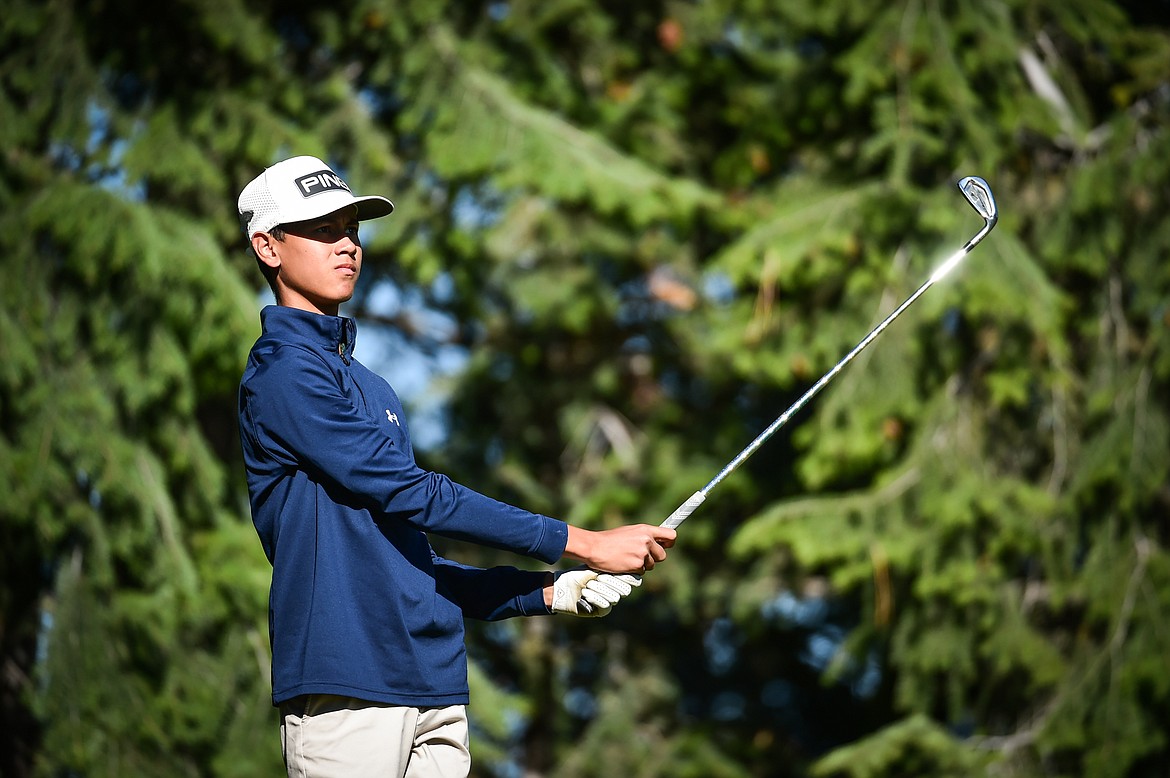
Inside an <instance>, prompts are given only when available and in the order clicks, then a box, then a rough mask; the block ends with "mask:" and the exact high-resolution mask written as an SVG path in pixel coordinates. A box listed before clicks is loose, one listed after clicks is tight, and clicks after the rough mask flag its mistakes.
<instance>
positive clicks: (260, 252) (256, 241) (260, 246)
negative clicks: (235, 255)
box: [252, 232, 280, 267]
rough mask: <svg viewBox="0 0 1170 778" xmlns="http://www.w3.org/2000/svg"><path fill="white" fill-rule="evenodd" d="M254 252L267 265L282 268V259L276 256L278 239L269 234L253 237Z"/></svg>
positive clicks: (259, 233)
mask: <svg viewBox="0 0 1170 778" xmlns="http://www.w3.org/2000/svg"><path fill="white" fill-rule="evenodd" d="M252 250H253V251H255V252H256V256H257V257H258V258H259V259H260V261H261V262H263V263H264V264H265V265H268V266H269V267H280V257H278V256H277V255H276V239H275V238H273V237H272V236H271V235H269V234H268V233H267V232H257V233H256V234H255V235H253V236H252Z"/></svg>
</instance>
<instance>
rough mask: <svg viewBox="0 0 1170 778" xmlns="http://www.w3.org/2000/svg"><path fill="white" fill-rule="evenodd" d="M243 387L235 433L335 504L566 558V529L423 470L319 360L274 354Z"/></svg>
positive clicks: (289, 350) (300, 353) (297, 353)
mask: <svg viewBox="0 0 1170 778" xmlns="http://www.w3.org/2000/svg"><path fill="white" fill-rule="evenodd" d="M278 349H279V351H280V354H279V358H274V359H269V360H265V363H264V364H263V365H262V366H261V367H260V368H259V369H257V370H256V371H255V373H254V374H253V375H252V376H251V378H250V380H249V381H248V382H247V384H246V385H244V386H243V387H242V395H241V402H242V411H243V413H242V423H244V424H247V425H248V426H249V427H250V428H251V429H250V434H251V436H252V438H253V440H254V441H255V443H256V444H257V445H258V446H260V447H262V448H263V449H264V451H265V452H266V454H267V455H268V456H267V457H266V458H268V459H270V460H271V461H272V462H274V463H275V465H276V466H278V467H283V468H286V469H293V468H303V469H304V470H305V471H307V472H308V473H310V474H311V475H312V476H313V477H314V478H315V479H317V480H320V481H321V482H322V483H323V484H326V485H327V486H330V487H332V490H333V491H335V492H336V496H335V497H334V499H335V500H337V501H338V502H349V503H350V504H352V505H354V506H355V507H362V508H366V509H368V510H370V511H371V512H373V513H375V514H381V515H384V516H385V517H387V518H389V519H391V520H398V521H403V522H406V523H407V524H409V525H411V526H412V527H415V528H417V529H419V530H422V531H425V532H434V533H437V534H439V535H444V536H447V537H451V538H456V539H459V540H466V541H471V542H474V543H478V544H480V545H485V546H490V547H493V548H499V549H503V550H507V551H512V552H515V553H518V554H522V555H525V556H528V557H532V558H534V559H538V560H541V561H543V562H546V563H549V564H551V563H553V562H556V561H557V560H558V559H560V558H561V556H562V555H563V553H564V550H565V544H566V542H567V540H568V528H567V526H566V525H565V523H564V522H562V521H559V520H557V519H553V518H550V517H548V516H542V515H540V514H534V513H530V512H528V511H525V510H522V509H520V508H516V507H513V506H511V505H507V504H505V503H502V502H499V501H497V500H493V499H491V498H489V497H486V496H484V495H482V494H479V493H478V492H476V491H474V490H472V489H468V488H467V487H464V486H461V485H460V484H457V483H455V482H454V481H452V480H451V479H450V478H448V477H446V476H444V475H441V474H439V473H434V472H431V471H427V470H423V469H422V468H420V467H418V465H417V464H416V463H415V461H414V456H413V454H412V453H411V452H410V451H409V450H403V447H402V446H401V445H397V444H396V443H395V441H394V440H393V439H392V437H391V436H389V435H388V434H387V432H386V431H385V430H384V429H382V428H381V427H379V425H378V423H376V422H375V421H374V420H373V419H371V418H370V416H369V415H368V414H367V413H366V412H365V411H364V410H363V409H362V408H359V407H358V406H357V405H356V404H355V402H354V401H353V400H352V399H350V396H348V395H347V394H346V391H345V389H344V388H343V384H342V381H344V376H339V375H338V374H337V373H335V372H334V371H333V370H332V369H331V368H330V366H329V365H328V364H327V363H326V361H325V357H324V356H323V355H321V354H318V353H315V352H313V351H311V350H309V349H307V348H302V347H299V346H294V345H283V346H279V347H278Z"/></svg>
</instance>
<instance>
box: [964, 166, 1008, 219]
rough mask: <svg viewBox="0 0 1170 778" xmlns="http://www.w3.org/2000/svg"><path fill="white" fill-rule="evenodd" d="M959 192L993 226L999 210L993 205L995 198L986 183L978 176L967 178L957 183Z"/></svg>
mask: <svg viewBox="0 0 1170 778" xmlns="http://www.w3.org/2000/svg"><path fill="white" fill-rule="evenodd" d="M959 191H961V192H962V193H963V196H964V197H966V198H967V202H969V203H971V207H972V208H974V209H975V210H976V211H977V212H978V213H979V215H980V216H982V217H983V219H984V220H985V221H986V222H987V223H988V224H989V225H991V224H995V222H996V220H997V219H998V218H999V208H997V207H996V205H995V197H993V196H992V194H991V187H990V186H988V185H987V182H986V181H984V180H983V179H982V178H980V177H979V176H967V177H966V178H964V179H963V180H961V181H960V182H959Z"/></svg>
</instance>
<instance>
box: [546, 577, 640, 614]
mask: <svg viewBox="0 0 1170 778" xmlns="http://www.w3.org/2000/svg"><path fill="white" fill-rule="evenodd" d="M641 585H642V579H641V578H639V577H637V576H632V575H611V574H610V573H598V572H597V571H596V570H590V569H589V568H587V567H576V568H573V569H572V570H563V571H560V572H557V573H554V574H553V601H552V611H553V613H569V614H572V615H573V616H586V617H594V618H596V617H601V616H605V615H606V614H608V613H609V612H610V610H611V609H612V608H613V606H614V604H616V603H617V601H618V600H620V599H621V598H622V597H624V596H626V595H627V594H629V593H630V592H632V591H633V587H635V586H641Z"/></svg>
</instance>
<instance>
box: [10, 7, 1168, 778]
mask: <svg viewBox="0 0 1170 778" xmlns="http://www.w3.org/2000/svg"><path fill="white" fill-rule="evenodd" d="M1165 5H1166V4H1165V3H1151V2H1135V1H1134V0H1117V1H1114V2H1110V1H1109V0H1068V1H1067V2H1063V3H1038V2H1033V1H1032V0H1004V2H1000V3H997V4H986V3H976V2H953V3H947V2H941V1H940V0H905V1H904V2H896V3H869V2H863V1H862V0H830V1H828V2H823V1H814V0H794V1H793V2H785V3H766V2H759V1H758V0H738V1H736V0H718V1H716V2H702V3H693V2H682V1H681V0H666V1H664V0H655V1H653V2H649V3H629V4H623V3H615V2H602V1H597V0H594V1H592V2H590V1H588V0H541V2H535V1H534V0H511V1H507V0H505V1H502V2H459V3H445V2H431V1H428V2H422V1H421V0H411V1H410V2H398V3H391V2H389V1H388V0H359V2H354V3H349V4H342V5H334V6H322V5H320V4H316V3H307V2H303V1H302V0H294V1H293V2H281V3H276V2H271V1H270V0H219V2H205V1H204V0H184V2H181V3H177V4H159V3H146V2H141V1H140V0H93V1H92V2H78V1H77V0H37V1H36V2H33V0H12V2H10V3H8V4H7V5H6V8H5V13H4V14H3V15H0V45H2V46H3V50H4V52H5V55H4V57H3V58H2V59H0V117H2V120H0V223H2V225H3V229H2V230H0V249H2V252H3V253H2V257H3V259H2V260H0V261H2V262H3V263H4V269H5V273H4V279H5V281H4V283H3V284H2V285H0V301H2V304H0V343H2V344H3V346H2V348H3V358H0V576H2V577H3V588H2V589H0V663H2V666H3V668H4V669H3V673H0V720H3V721H4V722H5V726H4V727H3V728H0V773H3V774H4V775H6V776H8V775H11V776H13V777H14V778H17V777H18V776H26V775H43V776H64V775H84V776H95V777H96V776H106V775H119V776H120V775H159V776H162V775H167V776H169V775H192V776H195V775H208V776H210V775H217V776H218V775H223V776H232V775H241V776H243V775H263V774H279V772H280V770H281V766H280V755H279V749H278V745H277V735H276V716H275V713H274V712H273V711H272V709H271V707H270V704H269V688H268V683H269V678H268V645H267V635H266V632H267V630H266V614H265V601H266V596H267V586H268V574H269V570H268V567H267V563H266V562H265V560H264V558H263V555H262V553H261V552H260V548H259V543H258V541H257V540H256V539H255V536H254V533H253V531H252V529H251V527H250V524H249V521H248V516H247V501H246V493H245V489H244V484H243V478H242V468H241V464H240V457H239V454H238V443H237V441H236V429H235V410H234V408H235V385H236V381H237V380H238V375H239V372H240V370H241V368H242V364H243V360H244V356H245V354H246V352H247V349H248V347H249V346H250V344H251V342H252V340H253V339H254V337H255V335H256V334H257V333H258V317H257V315H256V309H257V307H258V303H257V302H256V301H257V293H258V291H259V289H260V287H261V285H262V281H261V279H260V276H259V274H258V273H257V272H256V271H255V269H254V266H253V260H252V259H251V258H250V257H249V255H248V254H247V253H246V252H245V248H244V244H243V241H242V240H241V238H240V236H239V233H238V228H237V225H236V218H235V214H234V208H233V206H234V202H235V198H236V195H237V193H238V191H239V189H240V188H241V187H242V186H243V184H244V183H246V181H247V180H249V179H250V178H251V177H252V176H253V175H255V173H256V172H257V171H259V170H260V169H262V168H263V167H264V166H265V165H267V164H269V163H271V162H273V161H275V160H276V159H278V158H280V157H282V156H287V155H291V154H294V153H306V154H317V155H320V156H322V157H324V158H326V159H328V160H329V161H330V162H331V163H332V164H334V165H336V166H337V167H338V168H339V169H341V170H342V171H343V172H344V174H345V175H346V177H347V178H348V180H349V181H350V183H351V184H352V185H353V186H354V188H355V189H357V190H360V191H371V192H383V193H386V194H389V195H390V196H391V197H392V198H393V199H394V200H395V202H396V205H397V210H396V212H395V215H394V217H393V218H391V219H388V220H385V222H384V223H383V222H379V223H377V225H376V226H375V225H371V227H370V228H369V229H368V230H367V231H366V252H367V253H366V273H367V276H368V278H367V280H366V281H365V282H364V291H363V293H362V294H361V296H359V297H358V298H356V299H355V300H354V301H353V303H352V304H351V305H350V306H349V308H348V309H347V312H348V313H349V314H350V315H354V316H355V317H357V318H358V320H359V323H363V324H364V323H371V324H376V325H377V326H385V325H391V326H393V328H394V332H396V333H398V334H399V335H400V336H401V337H404V338H406V339H407V340H408V341H409V342H411V343H412V344H413V347H414V348H417V349H418V350H420V351H421V352H423V353H434V352H436V350H438V349H440V348H442V347H448V346H457V347H459V348H460V349H463V350H464V351H465V353H466V354H467V355H468V359H467V362H466V365H465V367H464V369H462V370H461V371H460V372H459V373H458V374H457V375H456V376H455V377H454V378H452V379H451V380H450V381H449V383H448V385H447V387H446V390H445V391H447V392H448V405H447V413H446V416H445V420H446V432H447V435H446V438H445V440H444V442H443V443H442V445H440V446H438V447H436V448H434V449H433V450H429V451H425V452H421V454H422V457H423V458H424V460H425V462H426V464H428V465H430V466H433V467H435V468H436V469H441V470H443V471H445V472H447V473H449V474H451V475H452V476H454V477H455V478H456V479H458V480H460V481H462V482H464V483H467V484H468V485H470V486H473V487H476V488H478V489H480V490H482V491H485V492H487V493H489V494H492V495H495V496H498V497H501V498H504V499H507V500H510V501H514V502H516V503H517V504H519V505H522V506H524V507H527V508H530V509H533V510H538V511H542V512H546V513H550V514H552V515H557V516H561V517H563V518H566V519H568V520H570V521H572V522H574V523H578V524H581V525H584V526H589V527H605V526H612V525H615V524H617V523H621V522H628V521H635V520H639V521H653V522H657V521H659V520H661V518H662V517H664V516H666V515H667V514H669V513H670V511H672V510H673V509H674V508H675V507H676V506H677V505H678V504H679V503H681V502H682V501H683V500H685V499H686V497H687V495H689V494H691V493H692V492H693V491H694V490H695V489H697V488H699V487H700V486H702V485H703V484H704V483H705V482H706V481H707V480H708V479H709V478H710V477H711V476H713V475H714V474H715V473H716V472H717V471H718V470H719V469H720V468H721V467H722V466H723V465H724V464H725V463H726V462H727V461H728V460H730V459H731V457H733V456H734V455H735V454H736V453H737V452H738V451H739V450H740V449H741V448H742V447H743V446H744V445H746V443H747V442H748V441H750V440H751V439H752V438H753V437H754V436H755V435H756V434H758V433H759V432H760V431H761V430H762V429H763V428H764V427H765V426H767V424H768V423H769V422H770V421H771V420H772V419H773V418H775V417H776V415H777V414H779V413H780V412H781V411H782V410H783V409H784V408H785V407H787V405H788V404H789V403H790V402H791V401H792V400H794V399H795V398H796V397H798V396H799V395H800V394H801V393H802V392H803V391H804V390H805V389H806V388H807V387H808V386H809V385H811V384H812V382H813V381H815V380H816V379H817V377H818V376H820V375H821V374H823V373H824V372H825V371H826V370H828V369H829V368H830V367H832V366H833V365H834V364H835V363H836V362H837V360H838V359H839V358H840V357H841V356H842V355H843V354H844V353H845V352H846V351H848V349H849V348H851V347H852V346H853V345H854V344H855V343H856V342H857V341H858V340H860V338H861V337H862V336H863V335H864V334H865V333H866V332H867V331H868V330H869V329H870V328H871V327H872V326H873V325H874V324H876V323H877V322H878V321H880V320H881V318H883V317H884V316H885V315H886V314H887V313H888V312H889V311H890V310H892V309H893V308H894V306H896V305H897V304H898V302H900V301H901V300H903V299H905V297H907V296H908V295H909V294H910V293H911V292H912V291H913V290H914V289H915V288H916V287H917V286H918V285H919V284H920V283H921V282H922V281H924V280H925V279H926V278H927V277H928V276H929V273H930V270H931V268H932V267H933V266H934V265H935V264H936V263H937V262H939V261H940V260H942V259H943V258H945V257H946V256H948V255H949V254H950V253H951V252H953V251H954V250H956V249H957V248H958V247H959V246H961V245H962V242H963V241H964V240H966V239H967V238H968V237H970V236H971V235H972V234H974V232H975V231H976V229H977V228H978V226H979V224H978V219H977V218H976V216H975V215H974V214H973V213H972V212H971V210H970V209H969V208H968V207H967V206H966V205H965V204H964V202H963V200H962V198H961V197H960V196H959V195H958V193H957V192H956V191H955V190H954V186H953V183H954V182H955V181H957V180H958V178H959V177H961V176H963V175H969V174H975V175H980V176H982V177H984V178H986V179H987V180H988V181H989V182H990V184H991V186H992V188H993V190H994V191H995V194H996V197H997V199H998V201H999V205H1000V209H1001V219H1000V224H999V226H998V227H997V229H996V231H995V232H994V233H992V235H991V236H990V237H989V238H988V239H987V240H986V241H985V242H984V243H983V244H982V245H981V246H980V247H979V248H978V249H977V251H976V252H975V253H974V254H973V255H972V256H971V257H970V258H969V259H968V260H967V261H965V262H964V263H963V265H962V266H961V267H960V269H959V270H958V271H956V272H955V273H954V274H952V275H951V276H949V277H948V278H947V280H946V281H945V283H942V284H940V285H939V286H938V287H936V288H935V289H933V290H932V291H931V292H930V294H929V295H926V296H924V297H923V298H922V300H921V301H920V302H919V303H917V304H916V305H915V306H914V307H913V308H912V309H911V310H910V311H908V312H907V313H906V314H905V315H904V316H903V317H901V318H900V319H899V320H898V321H897V322H896V323H895V324H894V325H893V326H892V327H891V328H890V329H889V330H888V331H887V332H886V333H884V334H883V335H882V337H881V340H880V342H878V343H875V345H874V346H873V347H872V348H871V349H870V350H869V351H867V352H865V353H864V354H863V355H862V356H860V357H859V358H858V359H857V360H856V361H855V362H854V363H853V364H851V365H850V367H849V368H848V369H847V370H846V371H845V372H843V373H842V374H841V375H840V377H839V378H838V379H837V380H836V381H835V382H834V383H833V384H832V385H831V386H830V388H829V389H827V390H826V391H825V392H824V394H822V395H820V396H819V397H818V398H817V400H816V401H815V403H814V404H813V405H811V406H810V407H809V408H806V409H805V410H804V411H802V413H801V414H799V415H798V416H797V417H796V418H794V419H793V421H792V422H791V423H790V424H789V425H788V427H787V428H785V429H784V430H783V431H782V432H781V433H780V434H778V435H777V436H776V437H775V438H773V439H772V440H771V441H770V442H769V444H768V445H767V446H766V447H765V448H763V449H761V451H760V452H759V453H758V454H757V455H756V456H755V457H754V458H753V459H752V460H751V461H750V462H749V463H748V464H747V465H745V467H744V468H742V469H741V470H740V471H737V473H736V474H734V475H733V476H732V477H730V478H729V479H728V480H727V481H726V482H724V483H723V484H721V485H720V486H719V487H718V489H717V490H715V491H714V493H713V494H712V496H711V497H710V499H708V501H707V502H706V503H705V504H704V505H703V506H702V507H701V508H700V509H699V510H698V511H697V512H696V514H695V515H694V516H693V517H692V518H691V519H690V520H689V521H688V522H687V523H686V524H684V525H683V527H682V529H681V535H680V542H679V545H678V547H677V549H676V550H675V552H674V553H673V555H672V557H671V559H670V561H669V562H668V563H667V564H665V565H663V566H662V567H661V568H660V569H657V570H655V571H654V572H653V573H652V574H651V575H649V576H647V579H646V582H645V584H644V586H643V587H642V589H641V590H639V592H638V593H637V595H636V596H635V597H633V598H631V600H629V601H628V602H626V603H623V605H622V606H621V607H619V608H618V609H616V610H615V612H614V613H613V614H612V615H611V616H610V617H609V618H607V619H606V620H605V621H603V622H590V623H587V624H586V623H583V622H574V621H572V620H568V619H528V620H513V621H510V622H507V623H503V624H494V625H481V624H473V625H471V630H470V633H469V642H470V644H471V645H470V648H471V656H472V660H473V663H474V667H473V672H472V686H473V689H472V697H473V702H472V707H471V714H472V723H473V752H474V757H475V765H476V767H475V770H476V772H477V774H480V775H501V776H503V775H514V774H518V771H524V772H525V774H532V775H558V776H568V777H572V776H580V777H582V778H583V777H584V776H594V775H596V776H602V775H606V776H608V775H630V776H639V777H643V778H649V777H650V776H667V775H669V776H728V777H729V778H731V777H732V776H735V777H738V776H749V775H756V776H788V775H791V776H797V775H822V776H833V777H834V778H836V777H837V776H853V777H856V778H861V777H862V776H870V777H875V778H876V777H879V776H924V777H925V776H960V775H962V776H969V775H1018V776H1025V775H1027V776H1030V775H1054V776H1055V775H1060V776H1094V777H1096V776H1127V777H1132V778H1137V777H1140V776H1153V775H1159V774H1162V773H1163V772H1164V769H1165V768H1164V765H1165V764H1166V763H1167V761H1168V760H1170V742H1168V740H1167V729H1166V724H1165V722H1167V721H1170V680H1168V678H1170V674H1168V673H1167V672H1166V657H1167V656H1168V655H1170V554H1168V553H1167V543H1168V542H1170V531H1168V525H1167V522H1166V517H1167V515H1170V402H1168V400H1170V338H1168V337H1167V330H1168V327H1170V307H1168V301H1170V262H1168V261H1167V258H1168V252H1170V221H1168V220H1167V219H1166V218H1165V214H1166V213H1167V212H1168V211H1170V130H1168V128H1170V121H1168V120H1170V81H1168V76H1167V74H1170V13H1168V9H1167V8H1166V7H1165ZM379 284H392V285H394V286H395V287H396V288H398V289H400V290H408V291H409V292H410V293H411V294H413V295H416V296H417V297H418V299H420V300H421V301H422V302H423V303H424V304H425V305H426V306H427V307H428V308H430V309H432V310H434V311H438V312H441V313H443V314H445V315H446V317H447V318H446V319H445V321H449V322H453V323H454V324H453V326H451V327H449V328H447V329H446V330H445V331H442V332H436V331H433V330H431V329H429V328H428V326H427V322H426V320H425V319H420V318H419V317H416V316H412V315H411V314H410V312H409V311H405V312H402V311H399V312H395V313H393V314H389V315H388V314H387V313H386V312H385V311H384V310H383V309H382V308H381V307H380V306H379V305H378V304H376V300H375V295H373V294H371V289H373V288H375V287H376V286H377V285H379ZM365 331H366V332H367V333H369V332H371V330H365ZM365 337H370V334H367V335H365ZM387 378H388V379H389V380H390V381H391V383H394V381H395V375H394V373H393V370H391V371H390V372H388V374H387ZM436 543H439V544H442V545H443V548H444V550H445V551H446V552H447V553H449V554H451V555H452V556H456V557H458V558H460V559H464V560H466V561H469V562H473V563H482V564H494V563H498V562H505V563H517V560H515V559H514V558H509V557H502V556H500V555H499V554H497V553H495V552H491V551H488V550H485V549H477V548H469V547H464V546H460V545H458V544H455V543H448V542H444V541H443V540H442V539H436ZM519 563H520V564H523V562H519Z"/></svg>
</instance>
